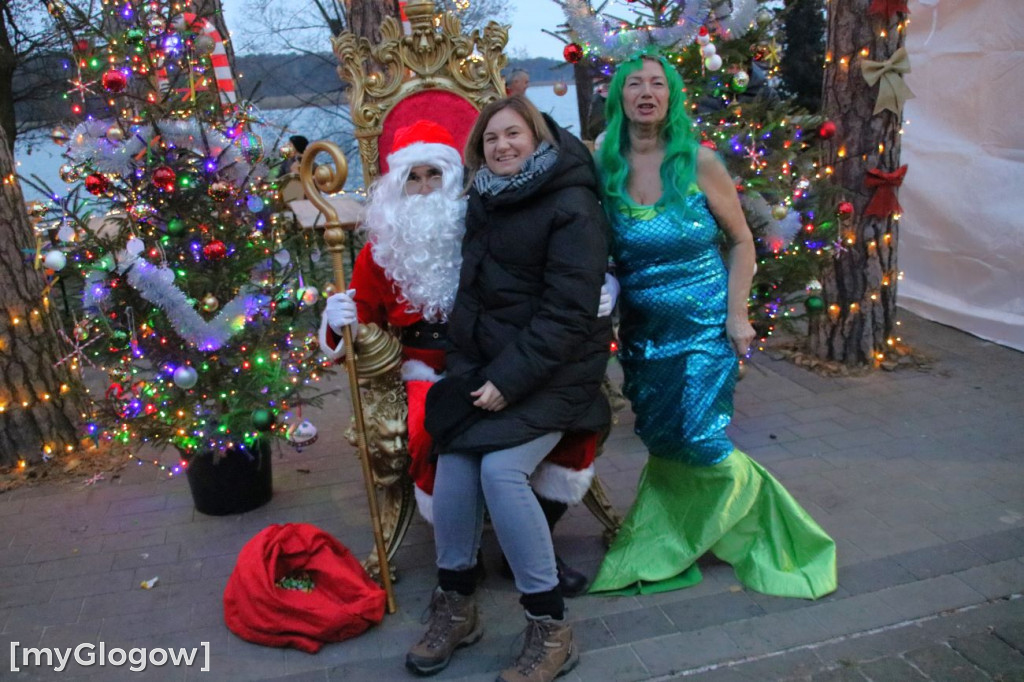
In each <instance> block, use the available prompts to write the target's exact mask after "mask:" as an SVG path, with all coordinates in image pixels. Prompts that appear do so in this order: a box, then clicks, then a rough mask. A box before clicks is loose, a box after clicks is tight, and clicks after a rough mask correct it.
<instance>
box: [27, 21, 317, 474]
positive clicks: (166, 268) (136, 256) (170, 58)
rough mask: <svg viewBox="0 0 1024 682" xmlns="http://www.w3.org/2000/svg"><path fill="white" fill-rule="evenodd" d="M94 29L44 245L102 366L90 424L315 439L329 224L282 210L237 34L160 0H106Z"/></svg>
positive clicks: (161, 439)
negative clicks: (240, 65)
mask: <svg viewBox="0 0 1024 682" xmlns="http://www.w3.org/2000/svg"><path fill="white" fill-rule="evenodd" d="M51 11H52V12H53V13H54V16H55V18H56V20H57V22H58V24H61V25H67V24H66V23H65V22H62V21H61V20H62V16H61V11H62V10H61V7H57V8H56V9H53V8H51ZM90 25H91V28H90V29H89V31H87V32H86V33H85V34H82V33H81V32H77V33H75V34H74V35H73V36H71V40H72V44H73V47H74V59H73V61H70V62H69V71H70V73H71V74H72V75H71V79H70V80H71V83H72V87H71V90H70V91H69V93H70V94H69V97H70V99H71V110H72V113H73V114H74V115H75V116H76V117H77V119H76V120H75V121H74V122H73V123H69V124H68V126H67V127H61V128H58V129H56V130H55V131H54V138H55V141H58V142H60V143H62V144H63V145H65V147H66V151H65V157H66V163H65V164H64V165H63V166H62V167H61V169H60V173H61V178H62V179H63V180H64V181H65V182H66V183H67V187H66V188H65V189H66V191H65V192H52V194H51V198H52V201H51V204H50V206H49V209H50V210H49V213H48V214H47V222H45V223H44V227H45V228H46V229H47V230H48V234H49V235H50V236H51V244H50V246H49V248H48V249H47V250H46V251H45V252H44V253H43V259H44V262H45V264H46V266H47V267H48V268H50V269H52V270H53V271H54V277H55V278H56V279H58V280H60V281H61V286H60V287H57V288H52V289H51V291H53V292H60V291H63V292H64V296H63V300H62V301H58V303H57V305H58V306H60V307H61V308H62V309H64V310H66V312H67V315H68V321H67V322H68V330H67V332H66V334H67V338H68V339H69V343H70V345H71V349H70V351H71V355H70V356H69V357H70V358H71V359H72V361H73V362H75V363H76V364H79V365H88V366H90V367H94V368H96V369H97V370H100V371H101V372H102V377H103V378H102V384H103V385H102V386H101V390H100V391H96V390H95V389H94V390H93V396H92V397H93V399H94V400H93V404H94V407H95V411H94V415H93V417H94V418H93V419H92V420H91V421H90V423H89V424H88V425H87V428H88V430H89V433H90V434H91V435H92V436H93V437H94V438H95V439H96V440H97V441H99V442H103V441H111V440H113V441H119V442H123V443H125V444H131V445H132V446H133V447H134V446H137V445H139V444H141V443H151V444H153V445H155V446H168V445H170V446H173V447H175V448H176V449H177V450H178V451H179V452H180V453H181V455H182V459H183V460H185V461H186V462H188V461H190V460H192V459H193V458H194V457H195V456H196V455H199V454H203V455H208V454H212V455H214V459H216V457H217V456H218V455H222V454H224V453H225V452H227V451H229V450H239V449H240V450H242V451H245V450H246V449H251V448H252V447H253V446H254V444H256V442H257V441H260V440H263V441H265V440H266V439H265V438H262V436H266V435H268V434H270V435H278V436H282V437H286V438H289V439H290V440H291V441H292V442H293V443H295V444H302V442H304V441H309V440H311V439H312V438H314V437H315V428H314V427H312V425H311V424H309V423H308V422H303V421H302V419H301V413H300V411H299V410H300V409H301V405H302V404H303V403H310V402H312V403H313V404H316V403H317V401H318V398H319V397H321V396H320V394H321V391H320V389H319V388H318V387H317V386H315V382H316V381H317V380H318V379H319V378H320V376H321V374H322V373H323V372H324V371H325V370H326V368H325V367H324V365H323V364H322V362H321V360H319V359H318V355H319V354H318V348H317V342H316V321H317V319H318V312H317V310H316V307H317V304H318V302H319V300H320V298H321V296H320V292H319V291H318V289H317V288H316V287H315V286H314V284H313V283H314V282H315V281H318V275H317V274H316V271H317V264H318V262H319V258H318V254H319V252H318V250H317V248H316V236H315V235H314V234H312V233H311V232H310V231H303V230H301V229H298V228H297V227H296V226H295V224H294V221H293V220H290V219H289V216H290V214H289V213H287V212H286V211H283V210H282V209H283V203H282V201H281V198H280V196H279V192H278V187H277V179H276V178H277V177H278V176H279V175H280V172H279V169H277V168H273V167H270V166H273V165H276V164H275V163H274V162H280V159H273V160H271V161H268V159H267V158H265V157H264V141H263V139H262V137H261V134H260V131H261V130H262V128H261V127H260V126H259V122H258V121H257V120H255V118H256V117H255V114H254V113H253V112H252V110H251V109H249V108H247V107H246V106H245V105H244V104H241V103H238V102H236V99H235V95H234V87H233V81H232V78H231V72H230V68H229V67H228V62H227V56H226V54H225V50H224V45H223V41H222V40H221V36H220V34H219V32H218V31H217V30H216V29H215V28H214V23H213V22H212V21H210V17H206V16H202V15H197V14H194V13H192V12H191V11H189V10H187V9H183V8H182V6H181V5H167V4H164V3H160V2H151V3H143V4H138V3H129V4H125V3H112V2H104V4H103V7H102V9H101V12H100V14H99V16H97V17H95V19H94V21H92V22H90ZM268 164H269V165H268ZM325 260H326V259H325ZM325 279H326V278H325ZM97 393H99V394H98V395H97Z"/></svg>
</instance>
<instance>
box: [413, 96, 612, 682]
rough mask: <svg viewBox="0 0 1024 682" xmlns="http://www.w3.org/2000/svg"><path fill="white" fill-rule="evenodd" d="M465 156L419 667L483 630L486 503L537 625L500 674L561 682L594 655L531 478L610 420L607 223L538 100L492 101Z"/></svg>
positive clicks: (563, 134) (589, 171)
mask: <svg viewBox="0 0 1024 682" xmlns="http://www.w3.org/2000/svg"><path fill="white" fill-rule="evenodd" d="M465 156H466V166H467V168H468V170H469V172H470V173H472V176H471V184H470V187H469V206H468V209H467V212H466V234H465V236H464V238H463V246H462V256H463V260H462V270H461V277H460V281H459V289H458V293H457V294H456V297H455V304H454V307H453V309H452V312H451V315H450V316H449V344H450V345H449V350H448V356H447V369H448V374H447V376H446V378H445V379H443V380H442V381H441V382H439V383H437V384H435V385H434V387H433V388H431V393H430V395H429V396H428V398H427V417H426V418H427V424H428V428H429V427H430V425H431V424H432V423H433V424H434V427H433V428H432V430H431V433H432V434H433V435H434V436H435V439H436V442H437V445H438V451H439V452H440V455H439V457H438V463H437V476H436V480H435V485H434V540H435V544H436V548H437V568H438V585H437V588H436V589H435V590H434V593H433V596H432V599H431V604H430V616H429V621H428V624H427V630H426V633H425V634H424V635H423V637H422V638H421V639H420V641H419V642H418V643H417V644H416V645H414V646H413V647H412V648H411V649H410V650H409V653H408V654H407V656H406V666H407V667H408V668H409V669H410V670H412V671H413V672H416V673H418V674H422V675H427V674H434V673H437V672H440V671H441V670H443V669H444V668H445V667H446V666H447V665H448V662H449V660H450V659H451V656H452V654H453V653H454V652H455V651H456V650H457V649H458V648H460V647H464V646H468V645H471V644H473V643H475V642H477V641H478V640H479V639H480V637H481V635H482V634H483V623H482V622H481V619H480V615H479V612H478V609H477V602H476V594H475V592H476V576H477V572H476V570H475V567H476V562H477V556H478V551H479V547H480V536H481V529H482V527H483V520H484V507H485V505H486V508H487V510H488V512H489V513H490V518H491V524H492V525H493V527H494V531H495V534H496V535H497V538H498V542H499V543H500V544H501V548H502V550H503V551H504V553H505V556H506V557H507V558H508V561H509V564H510V565H511V567H512V571H513V573H514V575H515V583H516V588H517V590H518V591H519V592H520V593H521V597H520V603H521V604H522V605H523V607H524V609H525V612H526V618H527V627H526V634H525V641H524V646H523V651H522V653H521V654H520V656H519V658H518V659H517V660H516V662H515V664H514V665H513V666H512V667H510V668H508V669H506V670H504V671H503V672H502V673H501V674H500V676H499V677H498V680H501V681H504V682H523V681H527V680H528V681H534V682H547V681H549V680H553V679H554V678H555V677H557V676H559V675H561V674H564V673H565V672H568V671H569V670H571V669H572V668H573V666H575V665H576V662H577V661H578V660H579V653H578V651H577V648H576V645H575V643H574V641H573V636H572V630H571V629H570V627H569V625H568V624H567V623H566V622H565V604H564V601H563V595H562V592H561V588H560V586H559V580H558V575H557V568H556V562H555V554H554V550H553V548H552V543H551V533H550V530H549V528H548V524H547V523H546V522H545V518H544V513H543V511H542V509H541V506H540V504H539V503H538V502H537V498H536V497H535V496H534V495H533V494H532V493H531V491H530V488H529V485H528V481H529V479H530V476H531V475H532V474H533V473H534V471H535V469H536V468H537V466H538V464H539V463H540V462H541V461H542V460H543V459H544V457H545V456H546V455H547V454H548V453H549V452H551V450H552V449H553V448H554V447H555V445H556V444H557V443H558V442H559V441H560V440H561V439H562V438H563V436H566V435H569V434H572V433H590V434H594V433H597V432H600V431H601V430H603V429H605V428H607V426H608V424H609V420H610V410H609V406H608V402H607V400H606V399H605V397H604V394H603V393H602V392H601V383H602V380H603V378H604V375H605V370H606V367H607V363H608V352H609V343H610V341H611V322H610V320H609V318H607V317H598V315H597V312H598V304H599V298H600V296H601V286H602V283H603V281H604V274H605V269H606V266H607V261H608V251H607V240H606V233H607V222H606V219H605V215H604V212H603V211H602V209H601V206H600V203H599V200H598V184H597V176H596V172H595V169H594V163H593V159H592V157H591V154H590V152H589V151H588V150H587V148H586V147H585V146H584V145H583V143H582V142H580V141H579V140H578V139H576V138H575V137H573V136H572V135H570V134H569V133H568V132H567V131H565V130H564V129H562V128H560V127H559V126H558V125H557V124H555V123H554V121H553V120H551V119H550V118H547V119H546V118H545V117H543V116H542V115H541V114H540V113H539V112H538V111H537V109H536V107H535V106H534V105H533V104H531V103H530V101H529V100H527V99H526V98H525V97H522V96H514V97H509V98H506V99H502V100H498V101H496V102H492V103H491V104H489V105H487V106H486V107H484V109H483V111H481V112H480V116H479V118H478V119H477V122H476V124H475V125H474V127H473V130H472V132H471V133H470V136H469V139H468V141H467V143H466V150H465ZM438 422H448V423H449V426H450V428H443V427H441V426H440V425H439V424H438Z"/></svg>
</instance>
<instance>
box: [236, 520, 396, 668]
mask: <svg viewBox="0 0 1024 682" xmlns="http://www.w3.org/2000/svg"><path fill="white" fill-rule="evenodd" d="M296 575H302V576H303V579H304V580H311V581H312V586H313V587H312V590H311V591H309V592H305V591H303V590H301V589H286V588H284V587H280V586H278V581H279V580H281V579H283V578H288V577H290V576H296ZM386 601H387V596H386V594H385V593H384V590H383V589H381V588H380V586H379V585H377V583H375V582H374V581H373V580H371V579H370V576H369V575H367V573H366V571H365V569H363V567H362V565H361V564H360V563H359V562H358V561H356V559H355V557H353V556H352V553H351V552H350V551H349V550H348V548H347V547H345V545H343V544H341V543H340V542H338V541H337V540H336V539H335V538H334V537H333V536H331V535H330V534H328V533H327V532H325V531H323V530H321V529H319V528H317V527H316V526H312V525H309V524H307V523H285V524H275V525H272V526H268V527H267V528H264V529H263V530H261V531H260V532H259V533H258V534H257V535H256V537H254V538H253V539H252V540H250V541H249V542H247V543H246V544H245V547H243V548H242V551H241V552H239V553H238V561H237V562H236V563H235V570H234V571H232V573H231V577H230V578H228V584H227V587H225V588H224V620H225V622H226V624H227V626H228V629H229V630H231V631H232V632H233V633H235V634H236V635H238V636H239V637H241V638H242V639H244V640H247V641H249V642H255V643H256V644H263V645H265V646H276V647H288V646H290V647H295V648H296V649H299V650H301V651H305V652H306V653H311V654H315V653H316V652H317V651H319V650H320V647H322V646H323V645H324V644H325V643H326V642H340V641H341V640H343V639H348V638H349V637H354V636H355V635H358V634H360V633H361V632H363V631H364V630H366V629H367V628H369V627H370V626H371V625H375V624H377V623H379V622H380V621H381V619H382V618H384V606H385V602H386Z"/></svg>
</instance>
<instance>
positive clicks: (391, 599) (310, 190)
mask: <svg viewBox="0 0 1024 682" xmlns="http://www.w3.org/2000/svg"><path fill="white" fill-rule="evenodd" d="M320 152H324V153H326V154H327V155H329V156H330V157H331V159H332V160H333V161H334V165H335V168H331V167H330V166H328V165H321V166H317V167H316V168H315V169H314V166H313V163H314V159H315V158H316V155H317V154H319V153H320ZM347 177H348V162H347V161H346V160H345V155H344V154H342V153H341V150H340V149H339V148H338V146H337V145H335V144H334V143H332V142H327V141H324V140H319V141H317V142H313V143H312V144H310V145H309V146H308V147H306V150H305V152H303V154H302V164H301V165H300V166H299V178H300V179H301V181H302V187H303V189H305V191H306V198H307V199H309V201H310V202H311V203H312V204H313V205H314V206H316V207H317V208H318V209H319V210H320V213H322V214H323V216H324V219H325V220H326V221H327V223H326V225H325V229H324V242H326V243H327V251H328V253H330V254H331V265H332V266H333V268H334V286H335V287H337V290H338V291H345V289H346V285H347V280H346V278H345V264H344V261H343V256H344V249H345V230H344V228H343V227H342V224H341V222H340V221H339V220H338V212H337V211H336V210H335V208H334V207H333V206H332V205H331V204H330V202H328V201H327V199H325V198H324V196H323V194H321V192H327V193H333V192H337V191H339V190H341V189H342V187H344V185H345V179H346V178H347ZM341 337H342V339H343V343H344V344H345V369H346V370H348V385H349V388H350V389H351V391H352V413H353V415H354V416H355V420H356V440H357V441H358V443H359V462H360V463H361V464H362V465H363V482H364V483H365V484H366V499H367V501H368V502H369V503H370V520H371V521H372V522H373V538H374V540H375V541H376V543H377V559H378V561H379V562H380V580H381V582H382V583H384V592H385V593H386V594H387V597H388V613H394V612H395V611H396V610H397V607H396V605H395V593H394V590H393V589H392V587H391V569H390V568H389V567H388V552H387V547H385V545H384V529H383V527H382V526H381V521H380V507H378V506H377V489H376V487H375V486H374V483H373V470H372V469H371V468H370V451H369V448H368V447H367V444H366V421H365V420H364V418H363V400H362V395H361V394H360V393H359V375H358V374H357V372H356V354H355V349H354V347H353V346H352V329H351V328H350V327H349V326H347V325H346V326H345V328H344V329H343V330H342V335H341Z"/></svg>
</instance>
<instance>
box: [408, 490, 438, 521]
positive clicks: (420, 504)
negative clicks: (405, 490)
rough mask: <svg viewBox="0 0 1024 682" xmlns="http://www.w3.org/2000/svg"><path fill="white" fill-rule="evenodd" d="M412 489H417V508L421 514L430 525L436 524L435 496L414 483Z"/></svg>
mask: <svg viewBox="0 0 1024 682" xmlns="http://www.w3.org/2000/svg"><path fill="white" fill-rule="evenodd" d="M412 489H413V490H414V491H416V509H418V510H419V512H420V516H422V517H423V518H424V519H426V520H427V523H429V524H430V525H434V496H433V495H428V494H426V493H425V492H423V491H422V490H420V488H419V486H415V485H414V486H413V487H412Z"/></svg>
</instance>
